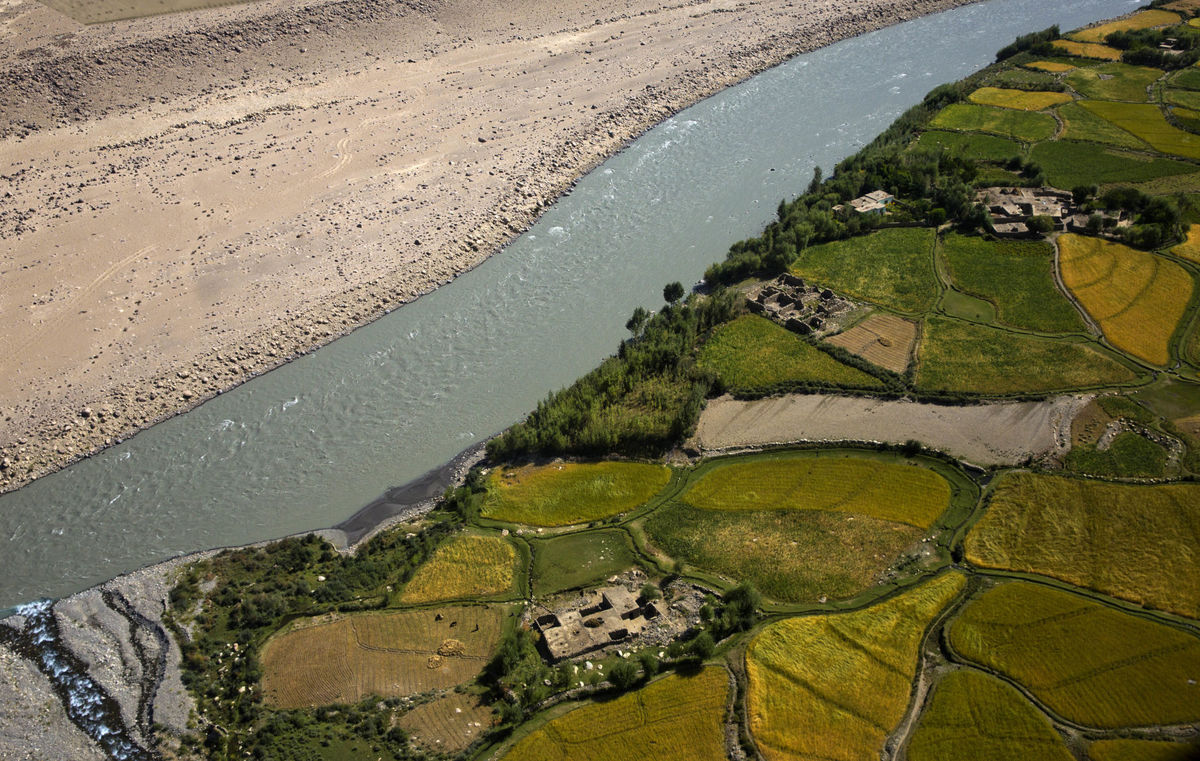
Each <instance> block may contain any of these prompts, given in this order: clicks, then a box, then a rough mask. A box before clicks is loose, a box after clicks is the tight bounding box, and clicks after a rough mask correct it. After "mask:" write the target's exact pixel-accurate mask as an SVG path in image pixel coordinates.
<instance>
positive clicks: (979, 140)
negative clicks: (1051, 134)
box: [915, 129, 1022, 161]
mask: <svg viewBox="0 0 1200 761" xmlns="http://www.w3.org/2000/svg"><path fill="white" fill-rule="evenodd" d="M915 145H916V146H917V147H918V148H945V149H946V150H948V151H950V152H951V153H956V154H959V155H962V156H967V157H970V158H973V159H978V160H980V161H1004V160H1005V159H1008V158H1010V157H1012V156H1020V155H1021V150H1022V149H1021V146H1020V144H1018V143H1016V142H1014V141H1012V140H1008V139H1006V138H1003V137H996V136H995V135H978V134H975V133H969V132H945V131H943V130H937V129H934V130H928V131H927V132H923V133H921V136H920V137H919V138H917V141H916V143H915Z"/></svg>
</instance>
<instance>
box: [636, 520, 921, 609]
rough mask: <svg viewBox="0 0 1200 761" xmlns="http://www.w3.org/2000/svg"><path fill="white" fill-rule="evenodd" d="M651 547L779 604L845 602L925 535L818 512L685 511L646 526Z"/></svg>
mask: <svg viewBox="0 0 1200 761" xmlns="http://www.w3.org/2000/svg"><path fill="white" fill-rule="evenodd" d="M645 530H646V534H647V536H648V537H649V539H650V541H651V542H653V544H654V546H655V547H657V548H658V549H660V550H662V551H663V552H665V553H666V554H667V555H670V556H671V557H672V558H674V559H676V560H679V561H683V562H684V563H687V564H688V565H689V566H692V567H694V568H698V569H700V570H702V571H707V572H709V573H715V574H717V575H719V576H723V577H725V578H726V579H729V580H730V581H731V582H743V581H746V582H750V583H751V584H753V585H754V586H755V587H757V588H758V590H759V591H760V592H762V593H763V594H764V595H766V596H767V597H769V598H771V599H773V600H778V601H780V602H791V603H799V602H806V603H815V602H817V601H818V600H820V599H821V598H822V597H824V598H828V599H830V600H839V599H845V598H848V597H853V596H854V595H855V594H857V593H859V592H862V591H863V590H865V589H868V588H869V587H871V586H873V585H874V584H875V580H876V579H877V578H878V577H879V576H880V574H882V573H883V572H884V571H885V570H887V568H888V566H890V565H891V564H892V563H893V562H894V561H895V560H896V558H897V557H899V555H900V554H901V553H902V552H904V550H906V549H908V548H909V547H911V546H913V545H914V544H916V543H917V542H918V541H920V539H921V537H922V535H923V533H924V532H923V531H922V530H921V529H919V528H917V527H915V526H909V525H906V524H904V523H894V522H891V521H885V520H879V519H877V518H870V517H868V516H865V515H856V514H850V513H841V512H826V511H823V510H736V511H731V510H701V509H699V508H695V507H689V506H688V505H684V504H673V505H670V506H669V507H665V508H660V509H658V510H656V511H655V512H654V513H653V514H651V515H650V516H649V518H647V519H646V525H645Z"/></svg>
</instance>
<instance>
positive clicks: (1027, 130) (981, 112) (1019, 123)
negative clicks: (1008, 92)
mask: <svg viewBox="0 0 1200 761" xmlns="http://www.w3.org/2000/svg"><path fill="white" fill-rule="evenodd" d="M929 124H930V126H931V127H933V128H934V129H949V130H958V131H960V132H986V133H988V134H991V135H999V136H1000V137H1007V138H1012V139H1014V140H1020V141H1022V142H1026V143H1032V142H1036V141H1038V140H1049V139H1050V138H1052V137H1054V133H1056V132H1057V131H1058V122H1056V121H1054V117H1053V116H1050V115H1049V114H1043V113H1041V112H1036V111H1020V110H1016V109H1011V108H995V107H992V106H979V105H974V104H966V103H954V104H951V105H949V106H946V107H945V108H944V109H942V110H941V111H940V112H939V113H938V115H937V116H935V117H933V121H931V122H930V123H929Z"/></svg>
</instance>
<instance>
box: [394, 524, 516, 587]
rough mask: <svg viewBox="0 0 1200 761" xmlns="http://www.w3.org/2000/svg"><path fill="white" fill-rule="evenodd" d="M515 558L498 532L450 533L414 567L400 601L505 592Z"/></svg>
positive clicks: (507, 543)
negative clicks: (419, 564) (491, 533)
mask: <svg viewBox="0 0 1200 761" xmlns="http://www.w3.org/2000/svg"><path fill="white" fill-rule="evenodd" d="M516 562H517V551H516V550H515V549H513V546H512V544H511V543H510V542H508V541H507V540H505V539H501V538H500V537H498V536H467V535H460V536H456V537H453V538H451V539H448V540H446V541H445V542H444V543H443V544H442V545H441V546H440V547H438V548H437V549H436V550H435V551H434V553H433V557H431V558H429V560H428V561H427V562H426V563H425V564H424V565H423V566H421V567H420V568H418V569H417V572H416V573H415V574H413V577H412V579H411V580H410V581H409V582H408V584H407V585H406V586H405V587H404V592H403V593H401V595H400V601H401V602H405V603H425V602H441V601H443V600H460V599H463V598H466V597H487V596H488V595H496V594H500V593H502V592H507V591H509V590H510V589H512V586H513V580H514V576H513V573H514V570H515V565H516Z"/></svg>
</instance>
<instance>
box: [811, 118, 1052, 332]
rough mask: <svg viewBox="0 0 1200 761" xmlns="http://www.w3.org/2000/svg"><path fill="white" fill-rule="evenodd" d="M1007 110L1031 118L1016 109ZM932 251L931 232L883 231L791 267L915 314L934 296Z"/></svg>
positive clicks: (820, 250) (819, 250)
mask: <svg viewBox="0 0 1200 761" xmlns="http://www.w3.org/2000/svg"><path fill="white" fill-rule="evenodd" d="M994 110H997V111H998V110H999V109H994ZM1006 113H1011V114H1018V115H1021V116H1029V114H1024V113H1022V112H1019V111H1008V112H1006ZM1033 115H1034V116H1044V114H1033ZM1047 118H1049V117H1047ZM932 251H933V231H932V230H928V229H922V228H897V229H891V230H881V231H880V232H876V233H871V234H870V235H867V236H865V237H859V238H853V239H851V240H842V241H835V242H833V243H824V244H822V245H820V246H811V247H809V248H808V249H807V250H805V251H804V253H803V254H801V255H800V258H799V259H798V260H797V261H796V264H795V265H793V267H792V271H793V272H794V273H795V274H797V275H800V276H801V277H804V278H807V279H809V280H812V281H813V282H817V283H821V284H822V285H824V286H827V287H829V288H832V289H833V290H835V291H838V292H840V293H844V294H846V295H847V296H851V297H853V298H856V299H863V300H865V301H870V302H873V303H875V304H879V305H880V306H883V307H887V308H889V309H895V310H897V311H900V312H909V313H919V312H925V311H927V310H928V309H930V308H931V307H932V306H933V303H934V301H935V300H936V299H937V294H938V285H937V278H936V276H935V275H934V271H933V258H932V255H931V252H932Z"/></svg>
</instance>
